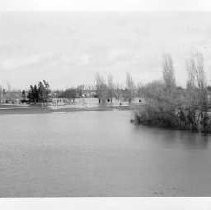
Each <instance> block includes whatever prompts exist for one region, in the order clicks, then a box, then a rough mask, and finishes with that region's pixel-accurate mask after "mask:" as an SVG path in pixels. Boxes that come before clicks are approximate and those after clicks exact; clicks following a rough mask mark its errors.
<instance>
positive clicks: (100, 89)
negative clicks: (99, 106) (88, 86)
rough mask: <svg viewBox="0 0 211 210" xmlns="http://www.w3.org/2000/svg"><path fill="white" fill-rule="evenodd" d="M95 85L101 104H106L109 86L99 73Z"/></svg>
mask: <svg viewBox="0 0 211 210" xmlns="http://www.w3.org/2000/svg"><path fill="white" fill-rule="evenodd" d="M95 84H96V93H97V97H98V99H99V103H104V102H105V99H106V96H107V85H106V83H105V79H104V78H103V76H101V75H100V74H99V73H97V74H96V75H95Z"/></svg>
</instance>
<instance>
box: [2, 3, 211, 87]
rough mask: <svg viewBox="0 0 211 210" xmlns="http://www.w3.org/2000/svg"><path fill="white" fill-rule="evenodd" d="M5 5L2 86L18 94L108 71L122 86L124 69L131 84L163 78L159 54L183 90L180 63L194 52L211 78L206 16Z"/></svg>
mask: <svg viewBox="0 0 211 210" xmlns="http://www.w3.org/2000/svg"><path fill="white" fill-rule="evenodd" d="M80 1H82V0H80ZM6 2H8V3H7V5H6V4H4V7H1V10H2V12H0V74H1V76H0V83H1V84H3V85H5V84H6V83H7V82H9V83H10V84H11V85H12V87H13V88H21V89H23V88H25V87H26V86H28V85H29V84H30V83H34V82H36V81H38V80H42V79H46V80H48V81H49V82H50V84H51V86H52V87H54V88H66V87H71V86H74V85H77V84H80V83H85V84H89V83H93V81H94V76H95V73H96V72H101V73H103V74H104V75H107V74H108V73H112V74H113V75H114V79H115V81H118V82H120V83H124V81H125V73H126V72H130V73H131V74H132V75H133V77H134V80H135V81H136V82H142V83H145V82H148V81H151V80H153V79H159V78H161V72H162V66H161V63H162V55H163V54H164V53H170V54H171V55H172V57H173V60H174V66H175V73H176V79H177V82H178V84H179V85H184V84H185V79H186V71H185V60H186V59H187V58H188V57H189V55H190V54H191V52H194V51H196V50H199V51H200V52H202V53H203V54H204V58H205V70H206V72H207V76H208V80H209V79H211V59H210V56H211V13H205V12H120V11H119V12H69V11H68V12H64V11H62V8H63V6H64V5H65V4H64V1H60V3H61V4H59V3H58V2H59V1H53V2H54V4H53V5H54V6H56V5H57V6H59V5H60V7H58V8H59V10H61V11H60V12H32V11H31V10H33V9H34V8H36V9H34V10H46V9H45V8H48V9H49V8H50V10H53V9H52V7H49V5H47V3H46V5H45V7H41V6H40V5H39V4H37V6H36V4H35V5H34V6H33V5H32V4H31V5H30V4H29V5H28V4H23V5H24V6H23V5H22V7H20V5H19V6H18V4H14V2H16V3H17V2H18V1H13V4H10V2H11V0H9V1H6ZM20 2H21V1H20ZM22 2H24V0H22ZM33 2H34V3H36V2H39V1H33ZM45 2H48V1H45ZM62 2H63V3H62ZM66 2H67V1H66ZM70 2H74V1H70ZM123 2H125V3H126V2H128V1H123ZM132 2H133V4H135V3H139V1H132ZM143 2H144V1H142V3H143ZM195 2H197V1H195ZM90 4H92V1H90ZM123 4H124V3H123ZM68 5H71V4H70V3H69V4H68ZM68 5H66V6H67V8H68ZM108 5H109V4H107V6H108ZM131 5H132V4H131ZM30 6H31V8H30ZM35 6H36V7H35ZM2 8H3V9H2ZM74 8H75V10H77V4H76V5H75V7H74ZM145 8H147V7H145ZM63 9H64V8H63ZM5 10H17V11H19V10H28V12H20V11H19V12H5ZM70 10H71V9H70ZM87 10H89V9H87ZM90 10H91V9H90ZM209 82H211V81H209Z"/></svg>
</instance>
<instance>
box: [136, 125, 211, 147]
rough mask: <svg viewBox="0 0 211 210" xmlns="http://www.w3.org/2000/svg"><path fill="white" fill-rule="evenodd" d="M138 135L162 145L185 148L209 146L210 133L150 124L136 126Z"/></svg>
mask: <svg viewBox="0 0 211 210" xmlns="http://www.w3.org/2000/svg"><path fill="white" fill-rule="evenodd" d="M134 131H135V133H137V135H140V136H143V135H146V136H145V138H147V139H148V141H150V142H151V143H155V144H156V143H158V144H159V145H160V144H162V147H168V148H171V147H172V148H174V147H175V148H176V147H183V148H184V149H207V148H208V146H209V140H210V139H211V136H210V135H204V134H199V133H195V132H190V131H183V130H168V129H163V128H155V127H148V126H134Z"/></svg>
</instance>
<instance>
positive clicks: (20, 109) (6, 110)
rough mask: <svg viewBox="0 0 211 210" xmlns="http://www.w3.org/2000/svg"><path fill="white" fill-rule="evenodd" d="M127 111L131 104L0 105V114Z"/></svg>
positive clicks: (130, 108)
mask: <svg viewBox="0 0 211 210" xmlns="http://www.w3.org/2000/svg"><path fill="white" fill-rule="evenodd" d="M113 110H119V111H126V110H132V107H131V106H97V107H58V108H55V109H52V108H50V107H40V106H33V105H32V106H16V105H0V115H7V114H47V113H58V112H67V113H68V112H80V111H113Z"/></svg>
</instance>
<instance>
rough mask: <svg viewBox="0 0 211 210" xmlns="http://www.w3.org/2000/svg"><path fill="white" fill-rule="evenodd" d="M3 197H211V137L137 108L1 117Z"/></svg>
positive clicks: (0, 176) (1, 193)
mask: <svg viewBox="0 0 211 210" xmlns="http://www.w3.org/2000/svg"><path fill="white" fill-rule="evenodd" d="M0 117H1V120H0V128H1V132H0V196H1V197H25V196H27V197H34V196H37V197H43V196H45V197H51V196H211V144H210V141H211V139H210V137H209V136H206V137H205V136H202V135H200V134H195V133H189V132H186V131H172V130H164V129H158V128H149V127H142V126H139V127H136V126H134V125H133V124H131V123H130V119H131V113H130V112H129V111H102V112H100V111H99V112H91V111H90V112H70V113H51V114H31V115H27V114H23V115H2V116H0Z"/></svg>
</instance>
